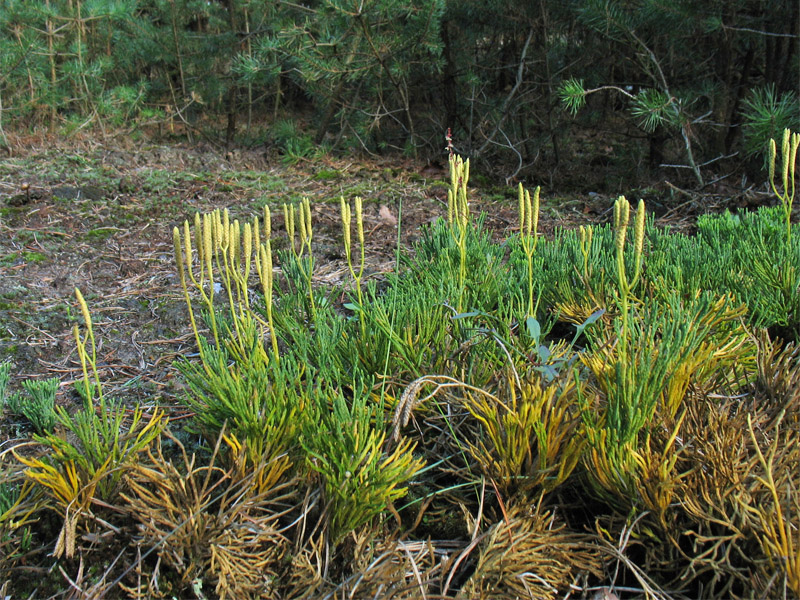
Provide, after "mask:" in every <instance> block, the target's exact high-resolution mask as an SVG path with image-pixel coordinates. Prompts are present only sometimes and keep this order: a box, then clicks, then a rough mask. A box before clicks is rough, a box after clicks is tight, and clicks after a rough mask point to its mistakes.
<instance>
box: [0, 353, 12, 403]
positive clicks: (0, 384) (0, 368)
mask: <svg viewBox="0 0 800 600" xmlns="http://www.w3.org/2000/svg"><path fill="white" fill-rule="evenodd" d="M10 376H11V361H6V362H4V363H2V364H0V414H2V412H3V409H4V408H5V405H6V391H7V389H8V381H9V379H10Z"/></svg>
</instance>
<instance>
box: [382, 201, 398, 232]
mask: <svg viewBox="0 0 800 600" xmlns="http://www.w3.org/2000/svg"><path fill="white" fill-rule="evenodd" d="M378 218H379V219H380V220H381V225H388V226H389V227H396V226H397V217H395V216H394V215H393V214H392V211H391V210H389V207H388V206H386V205H385V204H381V208H380V210H379V211H378Z"/></svg>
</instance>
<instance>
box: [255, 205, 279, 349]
mask: <svg viewBox="0 0 800 600" xmlns="http://www.w3.org/2000/svg"><path fill="white" fill-rule="evenodd" d="M253 230H254V236H255V246H256V248H257V249H258V250H257V253H256V271H257V272H258V278H259V281H260V282H261V290H262V292H263V294H264V309H265V311H266V316H267V324H268V325H269V334H270V340H271V344H272V355H273V357H274V358H275V360H276V361H277V360H279V358H280V353H279V351H278V333H277V331H275V319H274V315H273V306H272V297H273V287H274V271H273V264H272V215H271V213H270V210H269V206H264V242H263V243H261V242H260V235H259V228H258V219H256V221H255V226H254V229H253Z"/></svg>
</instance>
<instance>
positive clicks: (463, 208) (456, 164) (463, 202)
mask: <svg viewBox="0 0 800 600" xmlns="http://www.w3.org/2000/svg"><path fill="white" fill-rule="evenodd" d="M468 181H469V159H467V160H466V161H464V159H462V158H461V157H460V156H457V155H455V154H451V155H450V189H449V190H447V223H448V224H449V225H450V235H452V237H453V241H454V242H455V244H456V246H457V247H458V251H459V264H458V287H459V290H460V295H459V299H458V304H457V309H458V312H461V311H462V310H463V308H464V307H463V300H464V293H465V287H466V279H467V234H468V232H469V227H470V214H469V201H468V199H467V182H468Z"/></svg>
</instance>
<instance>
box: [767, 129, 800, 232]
mask: <svg viewBox="0 0 800 600" xmlns="http://www.w3.org/2000/svg"><path fill="white" fill-rule="evenodd" d="M799 146H800V133H794V134H793V133H792V132H791V131H790V130H789V129H785V130H784V131H783V143H782V144H781V157H782V159H783V161H782V163H781V166H782V168H781V175H782V176H783V179H782V184H783V185H782V188H783V189H782V190H781V191H780V192H779V191H778V188H777V187H776V185H775V160H776V158H777V148H776V146H775V140H774V139H771V140H770V141H769V183H770V186H771V187H772V191H773V193H774V194H775V196H777V198H778V200H779V201H780V203H781V207H782V208H783V215H784V219H785V220H786V245H787V246H789V245H790V244H791V242H792V203H793V202H794V192H795V180H794V173H795V167H796V163H797V148H798V147H799Z"/></svg>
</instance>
